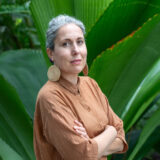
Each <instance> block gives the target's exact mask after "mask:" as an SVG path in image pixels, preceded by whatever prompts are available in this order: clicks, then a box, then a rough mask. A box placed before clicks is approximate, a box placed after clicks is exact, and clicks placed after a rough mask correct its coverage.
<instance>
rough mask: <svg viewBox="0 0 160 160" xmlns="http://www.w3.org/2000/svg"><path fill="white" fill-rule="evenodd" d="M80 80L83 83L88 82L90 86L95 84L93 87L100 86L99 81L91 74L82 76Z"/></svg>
mask: <svg viewBox="0 0 160 160" xmlns="http://www.w3.org/2000/svg"><path fill="white" fill-rule="evenodd" d="M80 80H81V83H82V84H83V85H84V84H87V85H90V86H93V87H99V86H98V83H97V82H96V81H95V80H94V79H93V78H91V77H89V76H81V77H80Z"/></svg>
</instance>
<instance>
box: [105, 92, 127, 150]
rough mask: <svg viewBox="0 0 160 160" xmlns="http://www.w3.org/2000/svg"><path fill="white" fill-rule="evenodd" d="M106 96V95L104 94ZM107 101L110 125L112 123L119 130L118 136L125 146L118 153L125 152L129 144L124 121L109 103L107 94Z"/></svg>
mask: <svg viewBox="0 0 160 160" xmlns="http://www.w3.org/2000/svg"><path fill="white" fill-rule="evenodd" d="M104 96H105V95H104ZM105 99H106V103H107V116H108V117H109V118H108V119H109V125H112V126H114V127H115V128H116V130H117V138H120V139H121V140H122V141H123V144H124V147H123V150H122V151H121V152H118V153H124V152H126V151H127V150H128V144H127V142H126V140H125V132H124V129H123V121H122V120H121V119H120V118H119V117H118V116H117V115H116V114H115V113H114V111H113V110H112V108H111V107H110V105H109V102H108V99H107V97H106V96H105Z"/></svg>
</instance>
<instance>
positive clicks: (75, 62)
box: [71, 59, 81, 64]
mask: <svg viewBox="0 0 160 160" xmlns="http://www.w3.org/2000/svg"><path fill="white" fill-rule="evenodd" d="M71 63H72V64H79V63H81V59H75V60H73V61H71Z"/></svg>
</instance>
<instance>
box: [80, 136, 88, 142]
mask: <svg viewBox="0 0 160 160" xmlns="http://www.w3.org/2000/svg"><path fill="white" fill-rule="evenodd" d="M81 137H82V138H84V139H85V140H87V141H88V139H89V138H87V137H84V136H83V135H81Z"/></svg>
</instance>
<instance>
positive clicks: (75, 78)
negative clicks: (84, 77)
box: [61, 73, 78, 85]
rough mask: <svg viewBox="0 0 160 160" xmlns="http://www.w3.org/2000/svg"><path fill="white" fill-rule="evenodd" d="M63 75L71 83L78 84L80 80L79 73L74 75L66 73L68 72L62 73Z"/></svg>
mask: <svg viewBox="0 0 160 160" xmlns="http://www.w3.org/2000/svg"><path fill="white" fill-rule="evenodd" d="M61 76H62V77H63V78H64V79H66V80H68V81H69V82H70V83H72V84H73V85H76V84H77V81H78V74H74V75H66V74H64V73H63V74H61Z"/></svg>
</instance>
